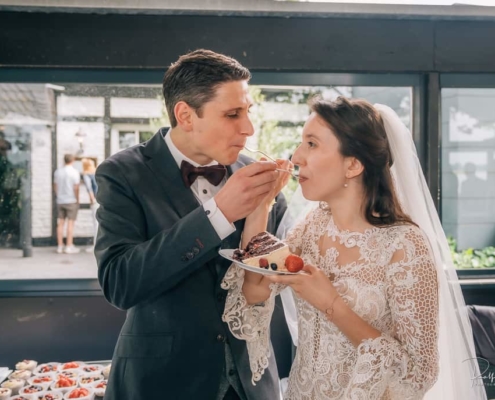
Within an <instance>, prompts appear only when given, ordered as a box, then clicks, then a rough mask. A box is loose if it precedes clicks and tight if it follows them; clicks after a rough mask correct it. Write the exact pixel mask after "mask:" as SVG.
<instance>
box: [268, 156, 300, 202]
mask: <svg viewBox="0 0 495 400" xmlns="http://www.w3.org/2000/svg"><path fill="white" fill-rule="evenodd" d="M260 160H262V161H266V158H261V159H260ZM277 169H279V170H281V171H278V178H277V180H276V181H275V185H274V186H273V189H272V190H271V191H270V192H269V193H268V194H267V195H266V197H265V200H264V201H262V202H261V207H263V205H264V206H265V207H271V205H272V204H273V201H274V200H275V197H277V195H278V194H279V193H280V191H281V190H282V189H283V188H284V186H285V185H287V183H288V182H289V179H290V177H291V174H290V172H292V171H293V169H294V164H293V163H292V162H290V161H289V160H285V159H282V158H277ZM284 171H289V172H284Z"/></svg>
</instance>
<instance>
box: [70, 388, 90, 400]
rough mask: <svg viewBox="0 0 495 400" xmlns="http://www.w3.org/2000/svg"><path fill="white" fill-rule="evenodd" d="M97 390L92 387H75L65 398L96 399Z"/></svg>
mask: <svg viewBox="0 0 495 400" xmlns="http://www.w3.org/2000/svg"><path fill="white" fill-rule="evenodd" d="M94 398H95V392H94V390H93V389H92V388H75V389H71V390H69V391H68V392H67V393H66V394H65V396H64V400H71V399H79V400H94Z"/></svg>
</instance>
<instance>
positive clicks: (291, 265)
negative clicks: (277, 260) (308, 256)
mask: <svg viewBox="0 0 495 400" xmlns="http://www.w3.org/2000/svg"><path fill="white" fill-rule="evenodd" d="M303 267H304V261H303V260H302V258H301V257H299V256H296V255H295V254H290V255H289V256H287V258H286V259H285V268H287V271H289V272H299V271H300V270H302V269H303Z"/></svg>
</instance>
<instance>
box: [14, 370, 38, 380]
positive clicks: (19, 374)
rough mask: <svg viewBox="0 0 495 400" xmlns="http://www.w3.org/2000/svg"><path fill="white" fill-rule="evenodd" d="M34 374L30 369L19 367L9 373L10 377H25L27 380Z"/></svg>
mask: <svg viewBox="0 0 495 400" xmlns="http://www.w3.org/2000/svg"><path fill="white" fill-rule="evenodd" d="M32 374H33V372H32V371H30V370H28V369H17V370H15V371H14V372H12V373H11V374H10V375H9V379H23V380H25V381H27V380H28V379H29V378H30V377H31V375H32Z"/></svg>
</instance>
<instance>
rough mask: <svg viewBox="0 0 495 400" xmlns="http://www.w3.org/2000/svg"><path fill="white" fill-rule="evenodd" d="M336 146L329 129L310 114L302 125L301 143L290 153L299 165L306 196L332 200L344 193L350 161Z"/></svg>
mask: <svg viewBox="0 0 495 400" xmlns="http://www.w3.org/2000/svg"><path fill="white" fill-rule="evenodd" d="M339 148H340V145H339V141H338V140H337V137H336V136H335V135H334V133H333V132H332V130H331V129H330V128H329V127H328V125H326V124H325V122H324V121H323V119H322V118H321V117H320V116H319V115H318V114H316V113H312V114H311V115H310V116H309V118H308V120H307V121H306V123H305V124H304V128H303V134H302V143H301V144H300V145H299V147H298V148H297V149H296V151H295V152H294V155H293V156H292V162H293V163H294V164H295V165H297V166H299V183H300V185H301V189H302V192H303V195H304V197H305V198H306V199H308V200H311V201H326V202H331V200H332V199H334V198H336V197H340V196H341V195H342V194H343V191H344V190H345V187H344V184H345V183H346V181H347V179H346V172H347V168H348V164H349V160H348V159H347V158H346V157H344V156H342V154H340V150H339Z"/></svg>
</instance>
